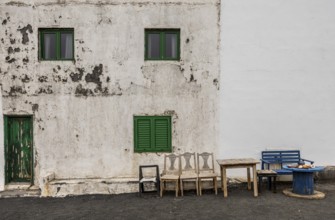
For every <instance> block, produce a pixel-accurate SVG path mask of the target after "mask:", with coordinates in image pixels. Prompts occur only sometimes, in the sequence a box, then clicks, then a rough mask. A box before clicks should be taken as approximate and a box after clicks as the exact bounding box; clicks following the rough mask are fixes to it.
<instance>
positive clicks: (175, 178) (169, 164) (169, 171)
mask: <svg viewBox="0 0 335 220" xmlns="http://www.w3.org/2000/svg"><path fill="white" fill-rule="evenodd" d="M179 163H180V156H179V155H175V154H169V155H165V156H164V169H163V171H162V175H161V180H160V197H162V196H163V191H164V190H166V183H167V182H174V183H175V190H176V197H178V191H179V175H180V169H179V167H180V165H179Z"/></svg>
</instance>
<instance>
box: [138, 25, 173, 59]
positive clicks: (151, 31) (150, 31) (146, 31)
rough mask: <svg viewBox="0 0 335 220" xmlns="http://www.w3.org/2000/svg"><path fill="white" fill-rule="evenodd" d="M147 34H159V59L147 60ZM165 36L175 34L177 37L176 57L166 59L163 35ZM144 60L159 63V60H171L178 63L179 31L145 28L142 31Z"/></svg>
mask: <svg viewBox="0 0 335 220" xmlns="http://www.w3.org/2000/svg"><path fill="white" fill-rule="evenodd" d="M149 34H159V49H160V55H159V58H149V56H148V54H149V51H148V35H149ZM166 34H176V35H177V57H176V58H173V57H166V56H165V51H166V42H165V35H166ZM144 35H145V37H144V59H145V60H153V61H159V60H172V61H179V60H180V29H177V28H175V29H171V28H170V29H150V28H146V29H144Z"/></svg>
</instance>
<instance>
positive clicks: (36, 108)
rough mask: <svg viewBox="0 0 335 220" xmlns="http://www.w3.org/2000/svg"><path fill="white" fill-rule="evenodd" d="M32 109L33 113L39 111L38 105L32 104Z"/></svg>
mask: <svg viewBox="0 0 335 220" xmlns="http://www.w3.org/2000/svg"><path fill="white" fill-rule="evenodd" d="M31 109H32V110H33V112H35V111H38V104H32V106H31Z"/></svg>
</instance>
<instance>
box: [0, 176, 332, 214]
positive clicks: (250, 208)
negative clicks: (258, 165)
mask: <svg viewBox="0 0 335 220" xmlns="http://www.w3.org/2000/svg"><path fill="white" fill-rule="evenodd" d="M289 186H290V185H287V184H279V185H278V187H277V188H278V192H277V193H272V192H270V191H268V190H266V189H263V190H262V193H261V194H260V195H259V197H257V198H255V197H253V192H252V191H248V190H247V189H246V185H241V184H239V185H238V186H229V188H228V198H224V197H223V194H222V192H221V191H219V192H220V193H219V194H218V195H217V196H215V194H214V193H213V191H211V190H206V191H205V192H204V194H203V195H202V196H196V195H195V192H194V191H187V192H186V193H185V195H184V197H178V198H175V197H174V193H173V192H167V193H166V194H165V195H164V196H163V198H160V197H158V196H157V195H156V194H154V193H153V194H144V195H143V196H142V197H139V196H138V194H137V193H130V194H121V195H86V196H76V197H65V198H4V199H0V219H174V220H176V219H225V220H226V219H257V220H260V219H266V220H269V219H271V220H273V219H281V220H283V219H285V220H286V219H299V220H301V219H318V220H322V219H327V220H330V219H335V183H334V182H322V183H317V184H316V189H317V190H319V191H322V192H324V193H325V194H326V198H324V199H322V200H305V199H298V198H292V197H287V196H285V195H284V194H283V193H282V190H283V189H284V188H288V187H289Z"/></svg>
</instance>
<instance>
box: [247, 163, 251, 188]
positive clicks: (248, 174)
mask: <svg viewBox="0 0 335 220" xmlns="http://www.w3.org/2000/svg"><path fill="white" fill-rule="evenodd" d="M247 176H248V190H251V181H250V167H248V168H247Z"/></svg>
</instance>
